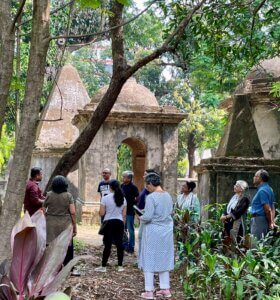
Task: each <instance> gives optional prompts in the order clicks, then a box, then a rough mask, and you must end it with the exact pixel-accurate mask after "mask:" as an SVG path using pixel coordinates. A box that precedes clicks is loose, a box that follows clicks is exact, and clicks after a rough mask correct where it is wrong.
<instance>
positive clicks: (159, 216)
mask: <svg viewBox="0 0 280 300" xmlns="http://www.w3.org/2000/svg"><path fill="white" fill-rule="evenodd" d="M172 211H173V201H172V198H171V196H170V195H169V194H168V193H167V192H153V193H151V194H150V195H148V196H147V198H146V205H145V213H144V214H143V215H142V216H141V217H140V220H141V227H142V228H141V229H142V230H141V231H142V232H141V243H140V245H139V256H138V266H139V268H141V269H143V271H144V272H164V271H170V270H173V269H174V243H173V219H172V216H171V215H172Z"/></svg>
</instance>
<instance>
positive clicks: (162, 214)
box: [95, 169, 174, 299]
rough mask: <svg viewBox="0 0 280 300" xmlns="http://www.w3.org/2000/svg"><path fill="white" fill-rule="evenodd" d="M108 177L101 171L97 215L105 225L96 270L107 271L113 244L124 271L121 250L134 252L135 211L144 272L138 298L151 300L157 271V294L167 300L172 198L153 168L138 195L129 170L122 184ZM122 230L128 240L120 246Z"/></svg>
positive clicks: (171, 257) (107, 172) (171, 264)
mask: <svg viewBox="0 0 280 300" xmlns="http://www.w3.org/2000/svg"><path fill="white" fill-rule="evenodd" d="M110 175H111V172H110V170H109V169H104V170H103V172H102V176H103V181H101V182H100V183H99V186H98V192H100V194H101V203H100V210H99V214H100V216H101V218H102V222H103V224H104V222H106V226H105V227H103V228H104V230H103V232H102V234H103V235H104V239H103V242H104V250H103V255H102V265H101V266H100V267H98V268H96V269H95V271H98V272H106V271H107V269H106V265H107V262H108V258H109V256H110V253H111V247H112V244H113V243H115V245H116V247H117V257H118V267H117V271H119V272H122V271H124V268H123V265H122V264H123V256H124V250H126V251H127V252H129V253H133V252H134V247H135V232H134V218H135V212H138V218H139V220H140V228H139V251H138V266H139V268H141V269H142V270H143V271H144V278H145V292H143V293H142V294H141V295H140V296H141V297H142V298H143V299H154V273H155V272H156V273H159V281H160V290H159V291H157V292H156V295H157V296H163V297H166V298H169V297H171V292H170V279H169V272H170V271H171V270H173V268H174V241H173V219H172V212H173V200H172V197H171V196H170V195H169V193H168V192H166V191H164V190H163V188H162V187H161V179H160V175H159V174H158V173H157V172H155V171H154V170H152V169H148V170H146V171H145V174H144V181H145V188H144V189H143V190H142V191H141V193H140V194H139V191H138V189H137V187H136V186H135V185H134V184H133V182H132V179H133V172H132V171H125V172H123V174H122V184H120V183H119V182H118V181H117V180H114V179H113V180H111V179H110ZM135 206H136V207H135ZM135 208H137V209H135ZM101 227H102V225H101ZM125 229H127V230H128V234H129V238H128V244H127V246H126V247H123V243H122V242H123V234H124V230H125Z"/></svg>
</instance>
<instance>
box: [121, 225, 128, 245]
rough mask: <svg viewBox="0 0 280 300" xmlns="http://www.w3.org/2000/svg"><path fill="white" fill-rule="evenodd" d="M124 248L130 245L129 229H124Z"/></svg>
mask: <svg viewBox="0 0 280 300" xmlns="http://www.w3.org/2000/svg"><path fill="white" fill-rule="evenodd" d="M122 245H123V249H126V248H127V247H128V233H127V230H124V231H123V241H122Z"/></svg>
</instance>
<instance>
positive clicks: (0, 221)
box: [0, 0, 50, 261]
mask: <svg viewBox="0 0 280 300" xmlns="http://www.w3.org/2000/svg"><path fill="white" fill-rule="evenodd" d="M49 13H50V0H34V1H33V22H32V33H31V47H30V56H29V64H28V71H27V79H26V88H25V96H24V106H23V110H22V114H21V125H20V128H19V132H18V136H17V142H16V147H15V150H14V158H13V162H12V166H11V171H10V175H9V181H8V185H7V191H6V196H5V200H4V204H3V207H2V214H1V216H0V228H1V243H0V261H1V260H3V259H4V258H5V257H7V256H8V255H9V253H10V251H9V249H10V234H11V231H12V228H13V226H14V225H15V223H16V222H17V220H18V218H19V216H20V212H21V210H22V202H23V195H24V192H25V184H26V179H27V177H28V171H29V167H30V162H31V156H32V150H33V148H34V144H35V139H36V129H37V125H38V119H39V109H40V100H39V99H40V96H41V92H42V88H43V82H44V74H45V63H46V56H47V51H48V45H49Z"/></svg>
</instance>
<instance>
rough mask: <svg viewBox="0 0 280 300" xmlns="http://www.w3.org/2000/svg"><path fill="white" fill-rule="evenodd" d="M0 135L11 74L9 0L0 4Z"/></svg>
mask: <svg viewBox="0 0 280 300" xmlns="http://www.w3.org/2000/svg"><path fill="white" fill-rule="evenodd" d="M0 28H1V29H0V137H1V133H2V127H3V124H4V122H5V112H6V107H7V100H8V96H9V89H10V84H11V81H12V75H13V59H14V47H15V32H14V30H12V19H11V1H10V0H2V1H1V5H0Z"/></svg>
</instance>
